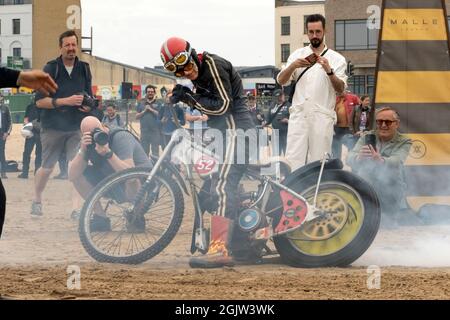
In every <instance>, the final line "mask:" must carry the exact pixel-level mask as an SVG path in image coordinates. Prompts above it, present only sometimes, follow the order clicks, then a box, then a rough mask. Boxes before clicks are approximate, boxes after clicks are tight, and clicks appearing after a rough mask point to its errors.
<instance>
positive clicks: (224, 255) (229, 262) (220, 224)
mask: <svg viewBox="0 0 450 320" xmlns="http://www.w3.org/2000/svg"><path fill="white" fill-rule="evenodd" d="M231 223H232V221H231V220H230V219H227V218H224V217H221V216H211V227H210V242H209V248H208V252H207V253H206V254H205V255H204V256H200V257H193V258H191V259H190V260H189V265H190V266H191V268H204V269H211V268H222V267H226V266H227V267H231V266H234V261H233V258H232V257H231V256H230V255H229V252H228V249H227V244H228V238H229V233H230V229H231Z"/></svg>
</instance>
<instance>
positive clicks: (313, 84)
mask: <svg viewBox="0 0 450 320" xmlns="http://www.w3.org/2000/svg"><path fill="white" fill-rule="evenodd" d="M326 49H327V48H326V47H325V48H324V51H325V50H326ZM311 53H313V51H312V49H311V46H308V47H304V48H300V49H297V50H296V51H294V52H293V53H292V54H291V55H290V56H289V59H288V61H287V64H286V67H285V68H287V67H288V66H289V65H290V64H291V63H292V62H294V61H295V60H297V59H300V58H306V57H307V56H309V55H310V54H311ZM324 58H326V59H327V60H328V61H329V63H330V66H331V68H332V69H333V71H334V73H335V74H336V76H337V77H338V78H339V79H341V80H342V81H344V83H345V86H346V87H347V75H346V74H345V71H346V68H347V62H346V61H345V58H344V56H342V55H341V54H339V53H337V52H336V51H334V50H331V49H328V51H327V53H326V54H325V55H324ZM305 69H306V68H298V69H296V70H295V71H294V72H293V73H292V76H291V79H290V80H291V81H297V79H298V77H299V76H300V74H301V73H302V72H303V71H304V70H305ZM282 85H284V83H283V84H282ZM308 100H309V101H310V102H311V103H313V104H315V105H316V106H318V107H321V108H325V109H326V110H330V111H331V110H334V107H335V104H336V91H335V90H334V88H333V84H332V83H331V80H330V77H329V76H328V75H327V73H326V72H325V70H324V69H323V67H322V66H321V65H320V64H319V63H316V64H315V65H314V66H312V67H311V68H310V69H309V70H308V71H306V73H305V74H304V75H303V76H302V78H301V79H300V81H298V82H297V86H296V87H295V93H294V97H293V100H292V106H293V107H295V106H301V105H303V104H304V103H305V102H306V101H308Z"/></svg>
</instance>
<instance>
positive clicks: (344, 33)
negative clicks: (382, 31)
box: [334, 20, 379, 50]
mask: <svg viewBox="0 0 450 320" xmlns="http://www.w3.org/2000/svg"><path fill="white" fill-rule="evenodd" d="M378 32H379V30H377V29H374V30H370V29H368V28H367V21H366V20H337V21H335V37H334V38H335V48H336V50H371V49H376V48H377V45H378Z"/></svg>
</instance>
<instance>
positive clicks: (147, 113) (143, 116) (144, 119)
mask: <svg viewBox="0 0 450 320" xmlns="http://www.w3.org/2000/svg"><path fill="white" fill-rule="evenodd" d="M136 111H137V113H136V119H137V120H139V121H140V125H141V144H142V147H143V148H144V151H145V153H147V154H148V155H149V154H150V146H151V150H152V153H151V154H152V155H153V156H159V145H160V144H162V139H161V128H160V123H159V120H158V119H159V112H160V107H159V105H158V104H157V103H156V88H155V87H154V86H152V85H148V86H147V87H146V88H145V98H144V99H142V100H141V102H140V103H139V104H138V106H137V108H136Z"/></svg>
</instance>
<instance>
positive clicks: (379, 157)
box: [347, 107, 412, 215]
mask: <svg viewBox="0 0 450 320" xmlns="http://www.w3.org/2000/svg"><path fill="white" fill-rule="evenodd" d="M375 117H376V125H377V128H376V130H375V131H369V132H366V133H363V134H362V135H361V137H360V138H359V140H358V142H357V143H356V145H355V147H354V148H353V150H352V151H351V152H350V153H349V155H348V159H347V163H348V165H349V166H350V167H351V168H352V170H353V171H354V172H356V173H357V174H359V175H360V176H361V177H363V178H364V179H366V180H367V181H368V182H369V183H371V184H372V186H373V187H374V189H375V191H376V192H377V194H378V197H379V199H380V203H381V210H382V211H383V212H384V213H388V214H390V215H394V214H397V213H398V211H399V210H400V209H406V208H407V204H406V179H405V172H404V162H405V160H406V158H407V157H408V154H409V149H410V148H411V144H412V142H411V139H409V138H407V137H406V136H404V135H402V134H401V133H399V132H398V128H399V126H400V116H399V115H398V113H397V112H396V111H395V110H394V109H393V108H391V107H384V108H381V109H379V110H377V111H376V116H375ZM369 133H374V134H375V135H376V148H374V147H373V146H371V145H368V144H367V143H366V136H368V134H369Z"/></svg>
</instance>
